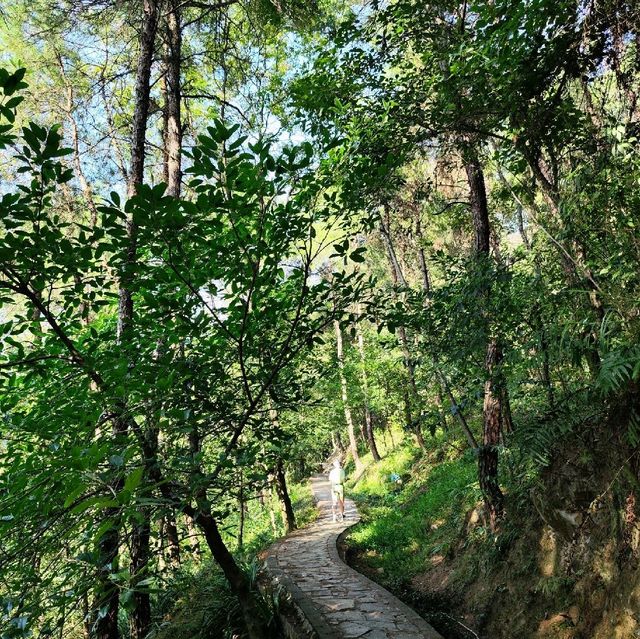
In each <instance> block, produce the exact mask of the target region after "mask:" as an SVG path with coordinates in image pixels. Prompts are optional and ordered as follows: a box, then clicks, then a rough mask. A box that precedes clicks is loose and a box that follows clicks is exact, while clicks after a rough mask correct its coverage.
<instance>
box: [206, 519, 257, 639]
mask: <svg viewBox="0 0 640 639" xmlns="http://www.w3.org/2000/svg"><path fill="white" fill-rule="evenodd" d="M195 522H196V524H197V525H198V526H199V527H200V529H201V530H202V532H203V533H204V537H205V539H206V540H207V545H208V546H209V549H210V550H211V554H212V555H213V558H214V560H215V561H216V563H217V564H218V565H219V566H220V568H221V569H222V572H223V573H224V576H225V577H226V579H227V581H228V582H229V585H230V587H231V590H232V592H233V593H234V594H235V595H236V597H237V598H238V602H239V604H240V610H241V612H242V618H243V619H244V622H245V625H246V628H247V633H248V635H249V638H250V639H267V636H268V634H267V631H266V628H265V624H264V620H263V616H262V613H261V610H260V607H259V606H258V602H257V600H256V597H255V594H254V592H253V591H252V589H251V583H250V582H249V579H248V577H247V575H246V574H245V573H244V572H243V571H242V570H241V569H240V567H239V566H238V564H237V563H236V561H235V559H234V558H233V555H232V554H231V553H230V552H229V549H228V548H227V547H226V546H225V543H224V541H223V540H222V537H221V536H220V531H219V530H218V525H217V523H216V521H215V519H214V518H213V517H212V516H211V515H209V514H205V513H198V514H196V516H195Z"/></svg>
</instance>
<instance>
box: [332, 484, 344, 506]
mask: <svg viewBox="0 0 640 639" xmlns="http://www.w3.org/2000/svg"><path fill="white" fill-rule="evenodd" d="M343 499H344V486H343V485H342V484H334V485H333V486H331V500H332V501H333V503H334V504H335V503H337V502H338V500H340V501H342V500H343Z"/></svg>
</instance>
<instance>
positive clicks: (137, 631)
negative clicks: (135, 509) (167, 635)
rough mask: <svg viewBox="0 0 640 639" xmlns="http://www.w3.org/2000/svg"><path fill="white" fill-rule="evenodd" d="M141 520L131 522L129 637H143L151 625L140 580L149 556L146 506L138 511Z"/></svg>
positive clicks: (145, 595) (149, 609) (147, 596)
mask: <svg viewBox="0 0 640 639" xmlns="http://www.w3.org/2000/svg"><path fill="white" fill-rule="evenodd" d="M140 515H141V517H142V521H141V522H136V523H134V524H133V534H132V536H131V583H132V585H133V613H132V615H131V617H130V619H129V632H130V636H131V639H144V637H146V636H147V634H148V632H149V629H150V627H151V601H150V599H149V591H148V589H147V588H144V587H143V588H141V587H140V586H139V584H140V582H141V581H143V580H144V579H145V577H147V567H148V565H149V558H150V554H151V553H150V539H151V525H150V513H149V510H148V509H147V508H145V509H142V510H141V511H140Z"/></svg>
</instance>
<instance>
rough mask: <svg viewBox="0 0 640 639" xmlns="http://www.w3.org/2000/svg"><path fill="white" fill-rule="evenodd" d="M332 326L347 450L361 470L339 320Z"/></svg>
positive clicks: (357, 469) (357, 467) (357, 468)
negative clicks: (347, 439)
mask: <svg viewBox="0 0 640 639" xmlns="http://www.w3.org/2000/svg"><path fill="white" fill-rule="evenodd" d="M333 325H334V328H335V332H336V349H337V353H338V372H339V373H340V389H341V395H342V405H343V409H344V419H345V422H346V424H347V434H348V435H349V451H350V452H351V456H352V457H353V461H354V463H355V465H356V472H359V471H360V470H362V461H361V460H360V455H358V442H357V440H356V431H355V428H354V425H353V417H352V416H351V408H350V407H349V392H348V389H347V377H346V375H345V372H344V352H343V344H342V330H341V328H340V322H339V321H338V320H335V321H334V323H333Z"/></svg>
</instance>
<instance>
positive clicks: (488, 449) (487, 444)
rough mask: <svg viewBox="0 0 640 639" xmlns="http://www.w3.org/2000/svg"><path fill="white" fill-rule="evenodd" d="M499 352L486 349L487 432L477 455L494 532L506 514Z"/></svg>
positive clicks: (494, 348) (494, 346) (492, 347)
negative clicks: (502, 482) (496, 375)
mask: <svg viewBox="0 0 640 639" xmlns="http://www.w3.org/2000/svg"><path fill="white" fill-rule="evenodd" d="M500 357H501V354H500V351H499V348H498V345H497V343H496V341H495V340H491V342H490V343H489V346H488V349H487V358H486V362H485V369H486V371H487V379H486V381H485V384H484V406H483V410H482V414H483V421H484V428H483V439H482V447H481V448H480V450H479V454H478V465H479V480H480V489H481V490H482V493H483V495H484V499H485V503H486V505H487V510H488V514H489V521H490V524H491V528H492V529H493V530H495V529H496V528H497V525H498V523H499V521H500V518H501V517H502V514H503V510H504V497H503V495H502V491H501V490H500V485H499V484H498V448H497V446H498V444H499V442H500V436H501V433H502V406H501V401H500V391H499V389H497V388H496V380H495V379H494V377H493V375H494V373H495V371H496V367H497V366H498V365H499V364H500Z"/></svg>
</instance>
